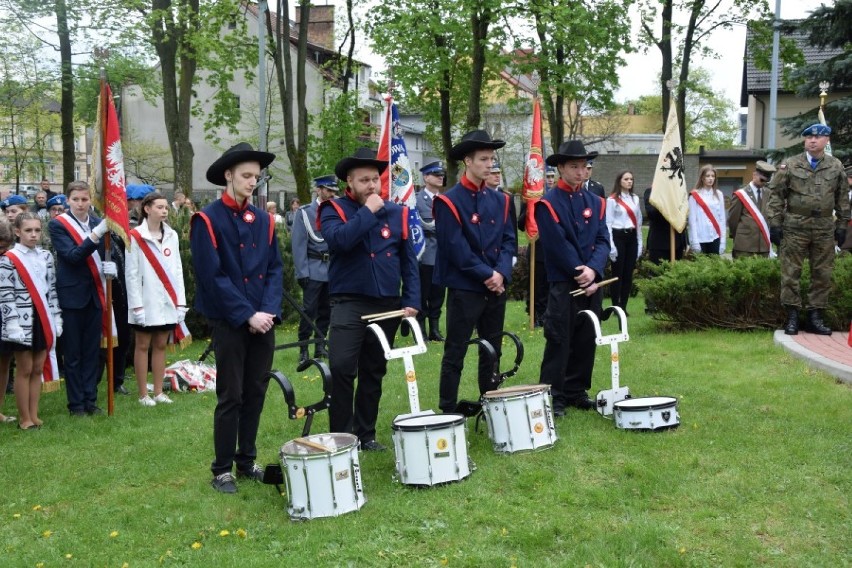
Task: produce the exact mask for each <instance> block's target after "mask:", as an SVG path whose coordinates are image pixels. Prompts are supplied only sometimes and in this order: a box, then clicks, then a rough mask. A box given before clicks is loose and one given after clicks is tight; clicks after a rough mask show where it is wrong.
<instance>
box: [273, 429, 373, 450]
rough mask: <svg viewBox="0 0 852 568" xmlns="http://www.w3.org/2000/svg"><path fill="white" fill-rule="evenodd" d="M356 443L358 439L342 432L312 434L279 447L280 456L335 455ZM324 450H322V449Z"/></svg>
mask: <svg viewBox="0 0 852 568" xmlns="http://www.w3.org/2000/svg"><path fill="white" fill-rule="evenodd" d="M357 443H358V437H357V436H355V435H353V434H345V433H343V432H333V433H330V434H312V435H311V436H306V437H304V438H296V439H295V440H290V441H289V442H287V443H286V444H284V445H283V446H282V447H281V455H288V456H305V455H316V454H328V453H331V454H333V453H337V452H338V451H342V450H347V449H349V448H351V447H352V446H354V445H355V444H357ZM323 448H324V449H323Z"/></svg>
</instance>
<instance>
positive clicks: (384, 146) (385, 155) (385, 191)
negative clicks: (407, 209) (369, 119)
mask: <svg viewBox="0 0 852 568" xmlns="http://www.w3.org/2000/svg"><path fill="white" fill-rule="evenodd" d="M385 103H387V108H386V109H385V119H384V120H383V121H382V134H381V136H379V149H378V150H377V151H376V159H377V160H381V161H383V162H387V163H388V167H387V168H385V171H383V172H382V174H381V176H379V177H380V179H381V182H382V192H381V194H380V195H381V198H382V199H384V200H385V201H387V200H388V199H390V186H391V181H392V180H391V168H390V161H391V128H392V127H393V121H392V120H391V107H392V106H393V97H391V96H390V95H386V96H385Z"/></svg>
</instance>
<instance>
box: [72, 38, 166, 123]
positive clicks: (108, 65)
mask: <svg viewBox="0 0 852 568" xmlns="http://www.w3.org/2000/svg"><path fill="white" fill-rule="evenodd" d="M105 55H106V57H105V58H101V59H99V60H96V61H95V63H93V64H91V65H81V66H79V68H78V69H77V73H76V74H75V77H74V79H75V81H76V84H75V86H74V112H75V114H76V115H77V117H78V118H79V119H80V120H81V121H82V122H83V124H86V125H93V124H95V121H96V119H97V114H98V97H99V95H100V91H101V78H100V74H101V70H102V69H103V71H104V72H105V74H106V79H107V82H108V83H109V85H110V88H111V89H112V94H113V96H116V97H119V96H120V95H121V89H122V87H125V86H127V85H137V86H138V87H140V88H141V90H142V95H143V96H144V97H145V98H146V99H147V100H148V101H153V99H154V97H155V96H157V95H161V94H162V92H163V85H162V84H161V83H160V82H159V77H158V76H157V74H156V73H152V72H151V62H150V60H149V59H148V58H147V57H145V56H143V55H141V54H139V53H137V52H136V49H133V50H130V49H128V50H127V52H126V53H125V50H124V49H122V48H121V47H113V48H110V49H109V50H106V53H105ZM116 107H117V108H118V111H119V113H120V112H121V99H120V98H119V99H118V100H117V101H116Z"/></svg>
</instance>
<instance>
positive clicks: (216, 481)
mask: <svg viewBox="0 0 852 568" xmlns="http://www.w3.org/2000/svg"><path fill="white" fill-rule="evenodd" d="M210 485H212V486H213V489H215V490H216V491H218V492H219V493H236V492H237V484H236V483H234V476H233V475H231V472H230V471H227V472H225V473H220V474H219V475H217V476H214V477H213V480H212V481H211V482H210Z"/></svg>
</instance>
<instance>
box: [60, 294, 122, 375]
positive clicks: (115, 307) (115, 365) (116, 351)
mask: <svg viewBox="0 0 852 568" xmlns="http://www.w3.org/2000/svg"><path fill="white" fill-rule="evenodd" d="M112 289H113V297H112V311H113V314H114V316H115V328H116V329H115V333H116V337H117V339H118V343H117V344H116V345H115V346H113V348H112V378H113V383H112V388H113V390H115V389H117V388H118V387H120V386H121V385H123V384H124V379H125V377H124V374H125V372H126V370H127V354H128V353H130V352H131V351H130V344H131V343H133V334H132V333H130V323H129V322H128V321H127V297H126V296H125V294H124V291H123V290H121V288H120V287H119V286H116V285H115V283H113V287H112ZM57 357H58V354H57ZM106 362H107V350H106V349H101V362H100V370H99V371H98V380H99V381H100V379H101V378H102V377H103V379H104V380H106V377H104V369H106Z"/></svg>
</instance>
